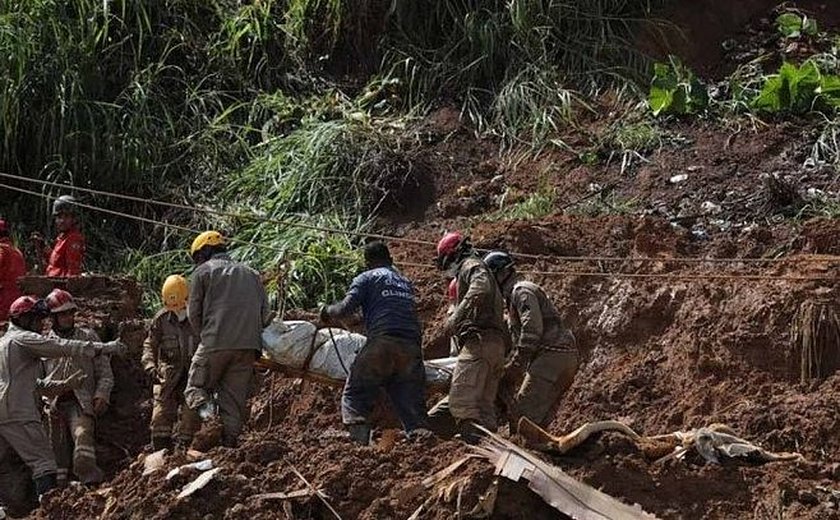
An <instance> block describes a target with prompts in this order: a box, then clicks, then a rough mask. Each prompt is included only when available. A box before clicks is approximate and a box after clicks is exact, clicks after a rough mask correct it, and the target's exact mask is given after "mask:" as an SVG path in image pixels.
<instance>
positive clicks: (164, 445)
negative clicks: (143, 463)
mask: <svg viewBox="0 0 840 520" xmlns="http://www.w3.org/2000/svg"><path fill="white" fill-rule="evenodd" d="M152 450H154V451H159V450H169V451H172V438H171V437H152Z"/></svg>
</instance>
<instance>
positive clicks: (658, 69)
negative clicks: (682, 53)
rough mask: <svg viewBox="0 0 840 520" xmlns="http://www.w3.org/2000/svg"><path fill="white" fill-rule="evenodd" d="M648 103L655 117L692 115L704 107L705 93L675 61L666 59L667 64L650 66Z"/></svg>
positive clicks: (685, 68)
mask: <svg viewBox="0 0 840 520" xmlns="http://www.w3.org/2000/svg"><path fill="white" fill-rule="evenodd" d="M648 104H649V105H650V108H651V110H653V115H655V116H658V115H660V114H694V113H697V112H700V111H702V110H704V109H705V108H706V107H707V106H708V104H709V92H708V90H707V89H706V86H705V85H703V84H702V83H701V82H700V80H699V79H697V77H696V76H695V75H694V73H692V72H691V70H689V69H688V67H686V66H684V65H683V64H682V62H681V61H680V60H679V58H677V57H675V56H669V57H668V63H657V64H655V65H654V66H653V81H652V82H651V85H650V95H649V96H648Z"/></svg>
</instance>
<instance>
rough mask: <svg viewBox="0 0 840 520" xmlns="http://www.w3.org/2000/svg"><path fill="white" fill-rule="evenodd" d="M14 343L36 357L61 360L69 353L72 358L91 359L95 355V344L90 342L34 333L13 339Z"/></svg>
mask: <svg viewBox="0 0 840 520" xmlns="http://www.w3.org/2000/svg"><path fill="white" fill-rule="evenodd" d="M15 341H16V342H17V343H18V345H20V346H21V348H24V349H26V350H27V351H28V352H29V353H30V354H32V355H33V356H36V357H44V358H61V357H67V356H68V353H69V355H70V356H72V357H89V358H92V357H94V355H95V354H96V352H95V351H94V345H95V343H94V342H92V341H79V340H75V339H64V338H57V337H47V336H42V335H41V334H36V333H34V332H32V333H30V334H23V335H21V336H19V337H17V338H15Z"/></svg>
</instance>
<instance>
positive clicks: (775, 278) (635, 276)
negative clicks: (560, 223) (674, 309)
mask: <svg viewBox="0 0 840 520" xmlns="http://www.w3.org/2000/svg"><path fill="white" fill-rule="evenodd" d="M2 175H5V174H2V173H0V176H2ZM0 188H5V189H8V190H12V191H16V192H19V193H24V194H28V195H33V196H36V197H40V198H45V199H49V200H55V199H57V198H58V197H56V196H52V195H48V194H45V193H39V192H37V191H32V190H27V189H25V188H18V187H16V186H9V185H7V184H3V183H0ZM75 205H77V206H79V207H81V208H85V209H89V210H91V211H98V212H101V213H106V214H109V215H113V216H117V217H122V218H127V219H132V220H137V221H140V222H145V223H148V224H152V225H157V226H162V227H167V228H171V229H175V230H178V231H183V232H188V233H191V234H198V233H200V231H199V230H196V229H193V228H189V227H186V226H180V225H178V224H171V223H169V222H164V221H159V220H155V219H151V218H147V217H141V216H138V215H131V214H129V213H124V212H121V211H115V210H112V209H107V208H101V207H98V206H93V205H90V204H85V203H81V202H76V203H75ZM321 229H328V228H321ZM336 231H337V232H342V231H341V230H336ZM353 233H355V234H362V235H365V234H363V233H358V232H353ZM369 236H385V235H369ZM395 240H402V239H399V238H396V239H395ZM230 242H232V243H237V244H244V245H248V246H252V247H256V248H262V249H267V250H270V251H275V252H281V253H283V255H284V256H288V257H291V258H296V257H311V256H314V255H311V254H308V253H305V252H302V251H288V250H282V249H279V248H277V247H274V246H271V245H269V244H260V243H255V242H250V241H247V240H241V239H234V238H231V239H230ZM535 256H539V255H535ZM334 257H335V258H341V259H347V260H353V261H355V260H357V259H356V257H353V256H348V255H334ZM542 258H547V259H554V258H574V259H577V260H584V259H588V258H596V259H597V258H609V257H550V256H548V257H542ZM615 260H628V261H632V260H636V259H629V258H624V259H618V258H616V259H615ZM638 260H647V261H662V260H661V259H653V258H647V259H638ZM686 260H697V261H699V262H702V261H703V260H700V259H686ZM719 260H722V259H719ZM752 260H759V259H752ZM767 260H776V261H781V260H783V259H767ZM399 265H400V266H403V267H413V268H418V269H424V270H428V269H429V268H430V267H431V265H430V264H419V263H415V262H399ZM519 272H520V273H522V274H526V275H533V276H544V277H575V276H582V277H599V278H631V279H665V280H672V281H676V280H685V281H699V280H704V281H706V280H744V281H746V280H752V281H757V280H761V281H802V282H804V281H813V282H816V281H831V282H836V281H838V278H837V277H832V276H783V275H779V276H773V275H715V274H708V275H707V274H693V275H692V274H671V273H616V272H597V271H524V270H523V271H519Z"/></svg>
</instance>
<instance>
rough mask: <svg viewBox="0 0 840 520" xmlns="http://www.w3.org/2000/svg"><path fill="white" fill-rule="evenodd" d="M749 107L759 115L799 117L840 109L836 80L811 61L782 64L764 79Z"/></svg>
mask: <svg viewBox="0 0 840 520" xmlns="http://www.w3.org/2000/svg"><path fill="white" fill-rule="evenodd" d="M752 107H753V108H754V109H756V110H758V111H762V112H770V113H775V112H790V113H793V114H803V113H806V112H810V111H827V110H833V109H835V108H837V107H840V76H834V75H824V74H822V73H821V72H820V69H819V67H818V66H817V64H816V62H814V61H813V60H808V61H806V62H805V63H803V64H802V66H800V67H797V66H796V65H793V64H791V63H785V64H783V65H782V67H781V68H780V69H779V73H778V74H774V75H771V76H768V77H767V78H766V82H765V84H764V87H763V88H762V89H761V93H760V94H759V95H758V97H756V98H755V99H754V100H753V102H752Z"/></svg>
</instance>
